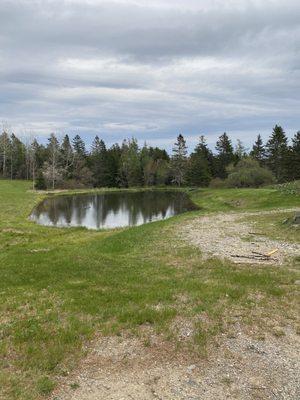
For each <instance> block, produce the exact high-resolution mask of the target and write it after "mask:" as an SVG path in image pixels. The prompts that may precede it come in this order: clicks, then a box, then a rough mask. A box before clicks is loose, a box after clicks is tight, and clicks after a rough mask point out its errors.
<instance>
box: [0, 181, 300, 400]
mask: <svg viewBox="0 0 300 400" xmlns="http://www.w3.org/2000/svg"><path fill="white" fill-rule="evenodd" d="M29 189H30V185H29V184H28V183H27V182H10V181H0V274H1V279H0V296H1V298H0V307H1V314H0V322H1V330H0V337H1V342H0V398H3V399H7V400H12V399H21V400H36V399H39V398H44V397H45V396H47V395H49V394H50V393H51V391H52V390H53V388H54V387H55V385H56V382H57V377H58V376H60V375H66V374H67V373H68V371H69V370H70V369H72V367H73V366H74V365H75V364H76V362H77V361H78V359H79V358H80V357H81V356H82V354H83V353H82V352H83V350H82V345H83V343H85V342H86V341H88V340H90V339H92V338H93V337H94V335H95V334H103V335H108V334H118V333H120V332H121V331H122V330H124V329H130V330H132V331H133V332H135V333H136V334H138V331H139V329H138V328H139V327H140V326H143V325H145V324H148V325H150V326H152V327H153V329H154V330H157V331H158V332H161V333H163V334H165V335H166V336H168V337H169V338H170V340H173V339H174V338H173V337H172V332H171V330H170V324H171V321H173V320H174V319H175V318H176V317H177V318H178V317H182V318H190V319H193V317H194V316H195V315H199V314H201V313H205V314H206V315H207V316H209V322H208V323H206V324H205V323H204V322H203V324H202V323H200V322H199V321H198V322H197V325H196V333H195V335H194V337H193V346H195V348H196V349H197V351H199V353H200V352H203V353H204V352H205V348H206V345H207V344H208V343H210V342H211V341H212V340H213V338H214V336H215V335H216V334H218V333H219V332H226V333H228V334H230V320H231V315H232V313H233V312H235V313H236V312H237V310H238V312H239V315H240V316H241V318H242V319H243V322H244V323H246V324H250V325H251V324H254V323H255V325H256V327H257V329H258V328H261V329H262V330H263V329H268V327H269V328H270V329H272V326H271V325H270V324H269V325H268V324H266V326H264V323H263V321H262V320H259V321H260V322H259V323H258V321H257V320H256V319H255V318H256V317H255V315H256V312H257V310H263V312H264V315H267V316H268V315H271V314H272V319H274V316H275V315H277V314H278V316H282V318H285V319H286V318H290V319H291V321H293V320H294V318H295V313H296V311H295V308H294V306H293V304H294V302H295V293H296V289H297V286H296V285H295V284H294V282H295V279H297V278H296V272H295V266H297V264H298V263H297V261H295V265H294V268H293V269H289V268H284V267H282V268H278V267H267V268H266V267H255V268H253V267H252V266H251V265H250V266H238V265H231V264H230V263H226V262H222V261H220V260H218V259H212V260H209V261H203V260H202V259H201V254H200V252H199V251H198V250H197V249H196V248H194V247H189V246H188V245H187V244H185V243H184V242H182V241H181V240H180V239H178V237H177V236H176V232H177V231H178V230H179V229H180V226H181V224H184V223H185V221H186V220H187V219H190V218H193V217H194V216H196V215H199V214H203V213H208V212H215V211H231V210H239V211H244V210H260V209H272V208H277V207H280V208H282V209H284V208H289V207H295V206H299V205H300V198H299V196H298V195H295V194H287V193H283V192H280V191H277V190H275V189H259V190H258V189H257V190H254V189H253V190H250V189H249V190H229V189H223V190H209V189H205V190H190V191H189V194H190V196H191V197H192V199H193V200H194V201H195V203H197V204H198V205H199V206H200V207H201V210H200V211H197V212H192V213H188V214H184V215H181V216H177V217H174V218H172V219H170V220H166V221H162V222H156V223H152V224H147V225H143V226H140V227H135V228H130V229H123V230H114V231H98V232H97V231H88V230H85V229H81V228H74V229H57V228H47V227H42V226H39V225H36V224H34V223H33V222H30V221H29V220H28V218H27V217H28V215H29V213H30V211H31V209H32V208H33V206H34V205H35V204H36V203H37V202H38V201H39V200H40V199H41V198H42V195H41V194H38V193H34V192H32V191H30V190H29ZM282 215H283V214H282ZM282 215H280V216H279V217H278V223H277V224H275V225H274V224H272V221H271V220H268V218H267V217H266V218H265V220H263V221H262V224H263V225H264V227H265V229H266V230H268V229H269V231H268V232H270V235H274V234H277V235H279V236H280V235H285V236H286V232H284V230H287V229H289V228H288V227H286V226H283V225H282V224H280V218H281V216H282ZM271 225H272V228H270V227H271ZM288 235H290V237H291V240H295V241H300V237H299V232H295V233H294V231H293V232H292V233H291V231H289V232H288ZM298 279H299V278H298ZM257 294H259V295H260V296H259V297H257V299H256V297H255V296H256V295H257ZM258 298H259V300H258ZM182 299H185V300H184V301H182ZM259 325H261V327H260V326H259ZM267 325H268V326H267Z"/></svg>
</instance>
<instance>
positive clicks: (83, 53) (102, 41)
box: [0, 0, 300, 149]
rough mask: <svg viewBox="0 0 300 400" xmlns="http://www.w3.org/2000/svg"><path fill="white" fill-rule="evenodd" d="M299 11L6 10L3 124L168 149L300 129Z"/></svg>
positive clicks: (164, 6) (79, 2)
mask: <svg viewBox="0 0 300 400" xmlns="http://www.w3.org/2000/svg"><path fill="white" fill-rule="evenodd" d="M299 21H300V1H299V0H284V1H283V0H151V1H150V0H114V1H107V0H106V1H102V0H53V1H52V0H51V1H50V0H49V1H48V0H0V120H1V121H6V122H7V123H8V124H10V126H11V127H12V129H13V130H14V131H15V132H16V133H19V134H24V132H25V133H27V134H28V133H30V134H32V135H36V136H38V137H46V136H47V135H48V134H49V133H50V132H56V133H59V134H65V133H69V134H70V135H74V134H76V133H80V134H81V135H82V137H84V138H85V139H86V140H87V142H90V141H91V140H92V137H93V136H94V135H95V134H99V135H100V136H101V137H103V138H104V139H105V140H106V141H107V142H108V143H113V142H115V141H120V140H121V139H122V138H124V137H131V136H135V137H137V138H138V139H139V140H140V141H141V142H143V141H144V140H147V142H148V143H150V144H157V145H160V146H163V147H165V148H167V149H169V148H170V147H172V143H173V142H174V138H175V137H176V135H177V134H178V133H183V134H184V135H185V136H186V137H187V139H188V144H189V145H190V147H192V146H193V145H194V143H196V141H197V138H198V136H199V135H200V134H205V135H206V136H207V138H208V142H209V143H213V142H214V141H215V139H216V138H217V136H218V135H220V134H221V133H222V132H224V131H227V132H228V133H229V134H230V135H231V136H232V138H233V139H236V138H238V137H239V138H241V139H242V140H243V141H244V143H245V144H250V143H251V142H252V141H253V140H254V138H255V137H256V135H257V134H258V133H261V134H262V135H263V136H264V137H265V138H266V137H267V136H268V134H269V133H270V131H271V129H272V126H273V125H274V124H276V123H278V124H282V125H283V126H284V128H285V130H286V132H287V133H288V134H289V135H292V134H294V133H295V131H297V130H299V129H300V22H299Z"/></svg>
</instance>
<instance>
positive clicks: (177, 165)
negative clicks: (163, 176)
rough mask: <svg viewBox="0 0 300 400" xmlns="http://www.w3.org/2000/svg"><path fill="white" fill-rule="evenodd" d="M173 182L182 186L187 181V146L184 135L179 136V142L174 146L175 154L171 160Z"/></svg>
mask: <svg viewBox="0 0 300 400" xmlns="http://www.w3.org/2000/svg"><path fill="white" fill-rule="evenodd" d="M171 168H172V175H173V182H174V183H175V184H176V185H178V186H181V185H182V184H183V183H184V182H185V174H186V170H187V146H186V142H185V139H184V137H183V136H182V135H181V134H180V135H179V136H177V142H176V143H175V144H174V147H173V156H172V161H171Z"/></svg>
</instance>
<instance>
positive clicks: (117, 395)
mask: <svg viewBox="0 0 300 400" xmlns="http://www.w3.org/2000/svg"><path fill="white" fill-rule="evenodd" d="M282 334H283V335H284V336H283V337H276V336H271V335H269V336H267V337H266V338H265V339H264V340H254V339H253V338H251V337H250V336H248V335H247V334H245V333H244V332H241V331H238V330H237V332H236V335H235V336H234V337H231V338H228V337H225V336H224V337H221V338H220V339H219V346H218V347H215V349H214V352H211V353H210V356H209V357H208V359H202V360H201V359H199V358H198V359H197V358H193V357H192V356H191V355H187V354H184V353H182V352H181V353H180V352H178V351H176V349H175V348H174V347H173V346H172V345H171V344H170V343H166V342H164V341H163V340H161V339H160V338H159V337H155V336H152V337H151V340H150V342H149V344H148V345H147V346H145V344H144V343H143V341H142V340H141V339H137V338H132V337H131V338H130V337H110V338H102V339H99V340H98V341H97V342H96V343H95V344H94V348H93V350H92V351H91V352H90V354H89V356H88V357H87V358H86V359H85V360H84V361H83V363H82V365H81V366H80V367H79V369H78V370H77V371H74V373H72V375H70V376H69V377H68V378H67V379H65V380H64V382H63V383H62V386H61V387H60V390H59V391H57V392H56V393H55V394H54V396H53V398H56V399H60V400H102V399H103V400H121V399H122V400H127V399H128V400H129V399H131V400H132V399H134V400H153V399H161V400H196V399H197V400H200V399H201V400H216V399H218V400H223V399H239V400H248V399H249V400H250V399H251V400H254V399H255V400H257V399H274V400H275V399H276V400H279V399H280V400H281V399H282V400H284V399H288V400H295V399H298V398H300V358H299V354H300V337H299V335H297V334H296V333H295V332H294V331H293V330H292V329H291V328H285V331H282Z"/></svg>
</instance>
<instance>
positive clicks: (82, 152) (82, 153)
mask: <svg viewBox="0 0 300 400" xmlns="http://www.w3.org/2000/svg"><path fill="white" fill-rule="evenodd" d="M72 144H73V149H74V153H75V155H76V157H77V158H80V159H85V157H86V154H87V153H86V148H85V143H84V141H83V140H82V139H81V137H80V136H79V135H76V136H75V137H74V138H73V140H72Z"/></svg>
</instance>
